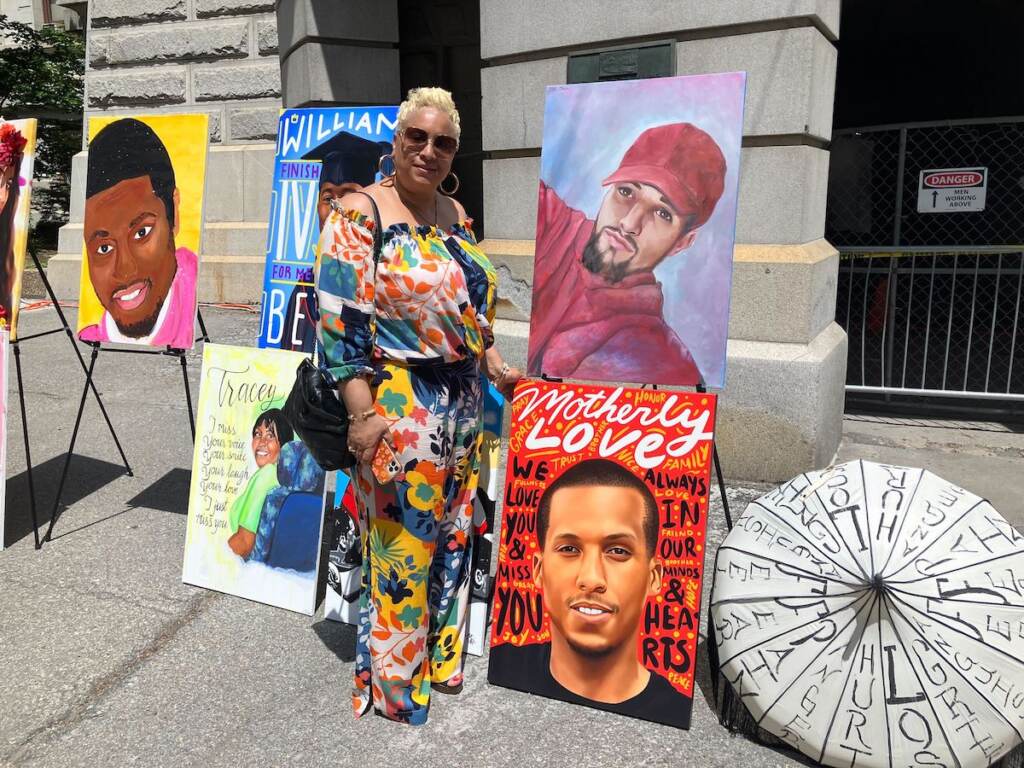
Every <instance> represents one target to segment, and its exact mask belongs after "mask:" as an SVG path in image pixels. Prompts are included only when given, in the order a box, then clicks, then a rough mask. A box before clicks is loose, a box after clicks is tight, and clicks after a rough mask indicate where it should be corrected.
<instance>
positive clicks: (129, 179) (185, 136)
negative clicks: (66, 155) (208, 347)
mask: <svg viewBox="0 0 1024 768" xmlns="http://www.w3.org/2000/svg"><path fill="white" fill-rule="evenodd" d="M208 120H209V117H208V116H207V115H161V116H157V117H121V118H112V117H91V118H89V165H88V170H87V172H86V182H85V215H84V224H83V227H84V228H83V238H84V256H83V258H82V279H81V290H80V294H79V310H78V337H79V338H80V339H81V340H83V341H91V342H119V343H126V344H143V345H148V346H153V347H172V348H174V349H191V348H192V344H193V340H194V333H195V318H196V306H197V305H196V275H197V270H198V264H199V257H198V253H199V240H200V233H201V229H202V220H203V193H204V185H205V183H206V152H207V141H208V139H207V137H208V133H207V122H208Z"/></svg>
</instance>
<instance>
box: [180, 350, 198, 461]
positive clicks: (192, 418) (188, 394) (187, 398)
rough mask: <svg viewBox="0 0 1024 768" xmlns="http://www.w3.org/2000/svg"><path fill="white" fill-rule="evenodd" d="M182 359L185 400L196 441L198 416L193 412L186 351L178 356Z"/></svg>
mask: <svg viewBox="0 0 1024 768" xmlns="http://www.w3.org/2000/svg"><path fill="white" fill-rule="evenodd" d="M178 359H179V360H181V377H182V378H183V379H184V380H185V402H186V404H187V405H188V426H189V428H190V429H191V430H192V442H193V443H194V442H195V441H196V417H195V414H193V413H192V390H191V389H189V386H188V363H187V362H186V360H185V353H184V352H183V353H182V354H181V355H179V356H178Z"/></svg>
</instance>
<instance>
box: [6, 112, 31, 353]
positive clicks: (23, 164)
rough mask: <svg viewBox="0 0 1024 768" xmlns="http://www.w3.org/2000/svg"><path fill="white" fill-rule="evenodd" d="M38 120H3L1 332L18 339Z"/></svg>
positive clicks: (12, 338)
mask: <svg viewBox="0 0 1024 768" xmlns="http://www.w3.org/2000/svg"><path fill="white" fill-rule="evenodd" d="M35 154H36V121H35V120H10V121H5V120H0V329H3V330H6V331H7V332H8V333H9V334H10V338H11V340H12V341H13V340H17V338H18V305H19V303H20V302H21V280H22V275H23V274H24V272H25V254H26V250H27V248H28V230H29V225H30V222H29V213H30V211H31V205H32V166H33V162H34V160H35Z"/></svg>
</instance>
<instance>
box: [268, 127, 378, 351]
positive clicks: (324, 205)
mask: <svg viewBox="0 0 1024 768" xmlns="http://www.w3.org/2000/svg"><path fill="white" fill-rule="evenodd" d="M397 119H398V107H344V108H340V107H332V108H314V109H289V110H285V111H284V112H282V113H281V117H280V119H279V121H278V127H277V152H276V159H275V162H274V184H273V188H272V192H271V200H270V222H269V226H268V229H267V261H266V267H265V271H264V277H263V310H262V313H261V317H260V331H259V338H258V345H259V346H260V347H261V348H265V347H271V348H276V349H289V350H297V351H302V352H312V351H313V348H314V345H315V343H316V342H315V338H316V325H317V323H318V322H319V317H320V313H319V310H318V308H317V303H316V293H315V291H314V286H313V280H314V274H315V270H316V256H317V254H316V249H317V243H318V242H319V240H320V229H321V227H322V226H323V223H324V221H325V220H326V219H327V215H328V213H329V212H330V206H331V200H333V199H334V198H337V197H341V196H342V195H345V194H347V193H349V192H354V191H358V190H360V189H362V188H363V187H365V186H368V185H370V184H372V183H373V182H374V181H376V180H377V179H379V178H380V177H381V176H380V165H381V158H382V157H384V156H386V155H389V154H391V143H392V140H393V139H394V134H395V125H396V122H397Z"/></svg>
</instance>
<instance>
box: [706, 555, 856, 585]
mask: <svg viewBox="0 0 1024 768" xmlns="http://www.w3.org/2000/svg"><path fill="white" fill-rule="evenodd" d="M723 549H731V550H732V551H733V552H740V553H742V554H744V555H749V556H750V557H758V558H760V559H762V560H767V561H768V562H769V563H775V564H776V565H784V566H786V567H787V568H792V569H793V570H796V571H800V572H801V573H805V574H807V575H808V576H809V577H810V578H812V579H814V580H815V581H828V582H831V583H833V584H842V585H843V586H844V587H854V588H857V587H860V586H863V584H855V583H853V582H849V581H843V580H842V579H833V578H828V577H826V576H822V575H821V574H820V573H812V572H811V571H808V570H807V569H806V568H801V567H800V566H799V565H793V564H792V563H785V562H783V561H782V560H776V559H775V558H774V557H768V555H759V554H757V553H756V552H750V551H748V550H746V549H741V548H740V547H736V546H733V545H732V544H723V545H722V546H720V547H719V548H718V551H719V552H721V551H722V550H723ZM830 597H831V595H830Z"/></svg>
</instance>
